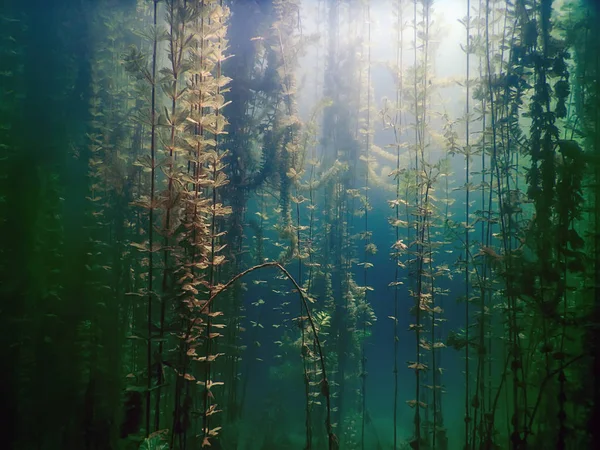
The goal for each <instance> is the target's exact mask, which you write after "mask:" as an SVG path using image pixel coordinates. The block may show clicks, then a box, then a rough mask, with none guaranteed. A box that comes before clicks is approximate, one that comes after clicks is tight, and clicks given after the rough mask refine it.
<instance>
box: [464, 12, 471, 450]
mask: <svg viewBox="0 0 600 450" xmlns="http://www.w3.org/2000/svg"><path fill="white" fill-rule="evenodd" d="M465 28H466V46H465V51H466V56H467V67H466V72H467V73H466V82H465V85H466V95H465V103H466V105H465V107H466V114H465V190H466V192H465V341H466V344H465V419H464V420H465V446H464V448H465V450H469V423H470V421H471V415H470V399H469V397H470V384H469V381H470V380H469V378H470V372H469V369H470V368H469V347H470V345H469V328H470V323H469V321H470V314H469V302H470V301H471V299H470V297H469V294H470V293H469V256H468V253H469V237H470V236H469V234H470V229H469V228H470V226H469V225H470V219H469V213H470V211H469V202H470V191H471V188H470V186H469V175H470V173H469V172H470V163H471V148H470V145H469V114H470V109H469V107H470V89H469V87H470V86H469V83H470V78H469V69H470V56H471V49H470V47H471V44H470V34H471V1H470V0H467V20H466V26H465Z"/></svg>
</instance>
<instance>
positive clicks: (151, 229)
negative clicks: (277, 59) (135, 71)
mask: <svg viewBox="0 0 600 450" xmlns="http://www.w3.org/2000/svg"><path fill="white" fill-rule="evenodd" d="M158 1H159V0H154V5H153V25H154V28H156V25H157V22H158V21H157V13H158V11H157V10H158ZM157 49H158V39H157V36H156V33H155V34H154V37H153V40H152V79H151V80H150V82H151V84H152V86H151V94H150V95H151V97H150V162H151V167H150V205H149V213H148V216H149V217H148V247H149V250H150V251H149V252H148V313H147V332H148V343H147V344H146V364H147V371H148V380H147V384H146V437H148V435H149V434H150V415H151V406H150V402H151V395H152V393H151V390H152V297H153V296H154V291H153V285H152V280H153V272H154V258H153V253H154V252H153V251H152V246H153V244H154V189H155V182H156V180H155V178H156V167H155V166H156V164H155V156H156V65H157V61H156V58H157V55H156V53H157Z"/></svg>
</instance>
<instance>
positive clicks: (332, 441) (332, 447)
mask: <svg viewBox="0 0 600 450" xmlns="http://www.w3.org/2000/svg"><path fill="white" fill-rule="evenodd" d="M266 267H276V268H277V269H279V270H280V271H281V272H282V273H283V274H284V275H285V276H286V277H287V278H288V279H289V280H290V281H291V282H292V284H293V285H294V287H295V288H296V290H297V291H298V295H300V297H301V298H302V303H303V305H304V309H305V310H306V317H307V318H308V322H309V324H310V327H311V329H312V332H313V335H314V337H315V343H316V344H317V350H318V352H319V362H320V366H321V371H322V373H323V379H322V380H321V394H323V396H324V397H325V401H326V409H327V415H326V418H325V427H326V430H327V436H328V438H329V447H328V449H329V450H338V449H339V442H338V438H337V436H336V435H335V433H334V432H333V426H332V424H331V397H330V395H329V381H328V379H327V370H326V368H325V355H324V353H323V347H322V345H321V340H320V339H319V335H318V332H317V327H316V325H315V321H314V319H313V317H312V313H311V312H310V308H309V306H308V300H307V297H306V294H305V293H304V290H303V289H302V288H301V287H300V285H299V284H298V282H297V281H296V280H295V279H294V277H293V276H292V275H291V274H290V273H289V272H288V271H287V270H286V269H285V267H283V266H282V265H281V264H280V263H278V262H276V261H272V262H266V263H263V264H258V265H256V266H253V267H250V268H249V269H246V270H244V271H243V272H240V273H238V274H237V275H235V276H234V277H233V278H231V280H229V281H228V282H227V283H225V284H224V285H222V286H216V287H215V290H214V291H213V292H212V293H211V295H210V297H209V298H208V300H206V302H205V303H204V304H203V305H202V307H201V308H200V309H199V310H198V311H197V312H196V314H197V315H196V318H194V320H193V321H192V323H191V324H190V326H189V329H191V328H193V326H194V325H195V324H196V322H197V321H198V320H199V318H200V315H201V314H202V313H203V312H204V311H206V310H207V309H208V308H210V307H211V306H212V304H213V302H214V301H215V299H216V298H217V297H218V296H219V295H220V294H222V293H223V292H225V291H226V290H227V289H229V288H230V287H231V286H232V285H233V284H234V283H235V282H236V281H238V280H239V279H240V278H242V277H244V276H246V275H248V274H249V273H251V272H254V271H256V270H259V269H264V268H266Z"/></svg>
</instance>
